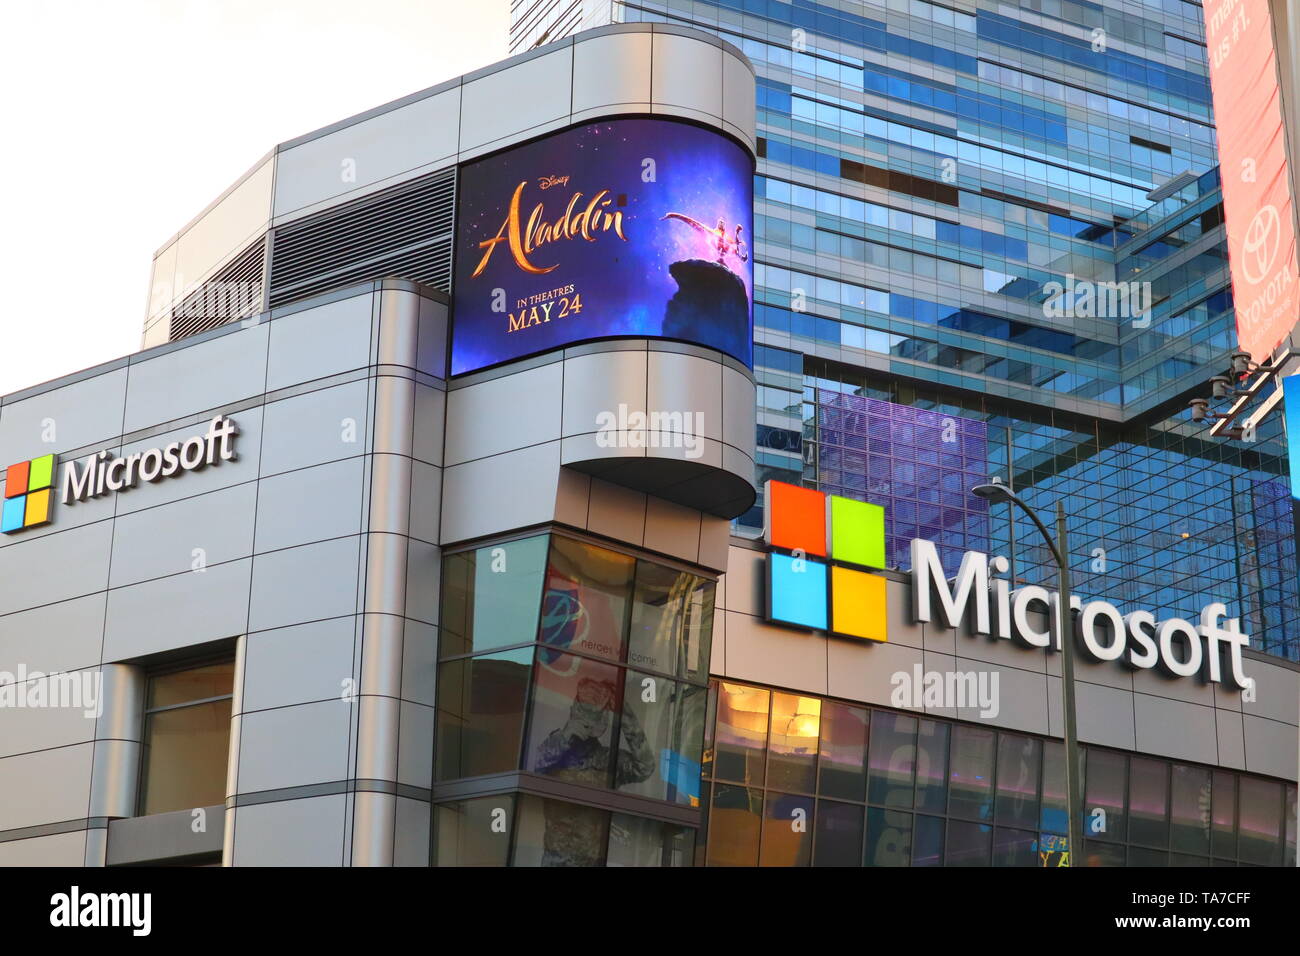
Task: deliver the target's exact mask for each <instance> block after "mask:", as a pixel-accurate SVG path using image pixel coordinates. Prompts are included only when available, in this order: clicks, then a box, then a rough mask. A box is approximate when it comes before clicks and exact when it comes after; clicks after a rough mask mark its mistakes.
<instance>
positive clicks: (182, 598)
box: [104, 559, 250, 661]
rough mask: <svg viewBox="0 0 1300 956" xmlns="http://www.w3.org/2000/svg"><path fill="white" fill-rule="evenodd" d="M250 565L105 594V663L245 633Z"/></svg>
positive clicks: (240, 563) (235, 563)
mask: <svg viewBox="0 0 1300 956" xmlns="http://www.w3.org/2000/svg"><path fill="white" fill-rule="evenodd" d="M249 564H250V562H249V561H248V560H247V559H245V560H242V561H232V562H230V563H229V564H219V565H216V566H215V567H210V568H208V569H207V570H206V571H204V572H203V573H202V574H195V573H194V572H192V571H186V572H184V573H182V574H173V575H172V576H171V577H166V578H159V579H158V580H156V581H145V582H143V583H141V584H132V585H129V586H128V587H124V588H116V589H114V590H112V591H110V592H109V593H108V610H107V613H106V616H105V625H104V660H106V661H122V660H130V659H132V658H135V657H140V656H143V655H145V654H156V653H158V652H159V651H167V650H173V649H175V648H180V647H192V646H195V645H198V644H204V643H207V642H209V641H215V640H220V639H222V638H228V637H237V636H238V635H240V634H243V633H244V631H245V630H246V629H247V620H248V576H249Z"/></svg>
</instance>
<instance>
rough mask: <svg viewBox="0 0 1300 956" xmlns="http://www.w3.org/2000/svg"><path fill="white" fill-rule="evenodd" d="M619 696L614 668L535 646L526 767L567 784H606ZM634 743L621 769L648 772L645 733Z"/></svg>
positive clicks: (650, 763)
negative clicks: (635, 746)
mask: <svg viewBox="0 0 1300 956" xmlns="http://www.w3.org/2000/svg"><path fill="white" fill-rule="evenodd" d="M622 696H623V682H622V680H621V675H620V674H619V669H618V668H617V667H614V666H612V665H610V664H602V663H599V662H597V661H593V660H591V659H590V658H586V657H578V656H576V655H573V654H559V653H557V652H555V651H552V650H550V649H549V648H539V649H538V651H537V676H536V680H535V682H534V686H533V701H532V708H531V711H532V712H531V715H530V719H529V725H528V748H527V751H526V753H525V757H524V768H525V769H527V770H531V771H533V772H534V773H540V774H544V775H546V776H548V777H555V778H556V779H558V780H564V781H567V782H569V783H585V784H590V785H592V786H596V787H603V786H608V785H609V780H610V773H611V771H612V770H613V767H614V760H613V752H614V718H615V715H616V714H617V713H618V711H619V710H620V709H621V704H622ZM637 743H638V744H640V745H641V746H640V748H639V750H638V752H637V753H635V754H631V755H629V756H628V759H627V761H626V763H625V764H624V766H625V769H627V770H628V771H629V772H630V773H633V774H640V773H641V772H643V771H644V773H645V774H646V776H649V774H650V773H651V772H652V770H653V757H652V756H651V755H649V754H648V752H647V751H646V750H645V738H644V735H639V736H638V737H637ZM642 779H645V778H644V777H643V778H642Z"/></svg>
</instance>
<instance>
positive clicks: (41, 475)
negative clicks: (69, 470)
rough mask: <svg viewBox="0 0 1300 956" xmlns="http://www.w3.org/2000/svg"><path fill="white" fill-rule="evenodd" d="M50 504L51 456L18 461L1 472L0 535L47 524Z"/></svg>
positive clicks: (52, 478) (52, 469) (52, 491)
mask: <svg viewBox="0 0 1300 956" xmlns="http://www.w3.org/2000/svg"><path fill="white" fill-rule="evenodd" d="M53 504H54V456H53V455H43V456H41V457H40V458H33V459H32V460H31V461H20V462H19V463H18V464H16V465H10V466H9V468H8V469H7V470H6V471H5V496H4V504H3V505H2V506H0V531H2V532H4V533H5V534H13V533H14V532H15V531H22V530H23V529H24V528H34V527H36V526H37V525H43V524H49V523H50V513H51V510H52V508H53Z"/></svg>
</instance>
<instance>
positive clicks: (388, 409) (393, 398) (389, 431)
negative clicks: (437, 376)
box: [373, 375, 415, 455]
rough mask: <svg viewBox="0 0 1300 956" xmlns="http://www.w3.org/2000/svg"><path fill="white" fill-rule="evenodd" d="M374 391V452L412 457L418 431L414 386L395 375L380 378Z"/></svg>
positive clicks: (375, 384) (408, 380)
mask: <svg viewBox="0 0 1300 956" xmlns="http://www.w3.org/2000/svg"><path fill="white" fill-rule="evenodd" d="M374 389H375V400H374V403H375V404H374V407H375V423H374V444H373V450H374V451H375V452H377V453H378V452H392V453H393V454H395V455H410V454H411V441H412V434H413V432H414V429H415V383H414V382H412V381H411V380H410V379H405V378H397V377H396V376H393V375H380V376H378V377H377V378H376V379H375V380H374Z"/></svg>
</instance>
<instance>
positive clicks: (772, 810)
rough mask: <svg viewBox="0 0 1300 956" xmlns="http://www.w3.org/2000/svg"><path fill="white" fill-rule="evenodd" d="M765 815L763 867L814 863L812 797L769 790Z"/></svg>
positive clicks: (761, 858)
mask: <svg viewBox="0 0 1300 956" xmlns="http://www.w3.org/2000/svg"><path fill="white" fill-rule="evenodd" d="M763 809H764V813H763V844H762V848H763V852H762V856H761V857H760V858H759V865H760V866H808V864H809V863H811V862H812V829H813V798H812V797H803V796H797V795H795V794H792V793H776V792H774V791H768V793H767V799H766V802H765V803H764V807H763Z"/></svg>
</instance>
